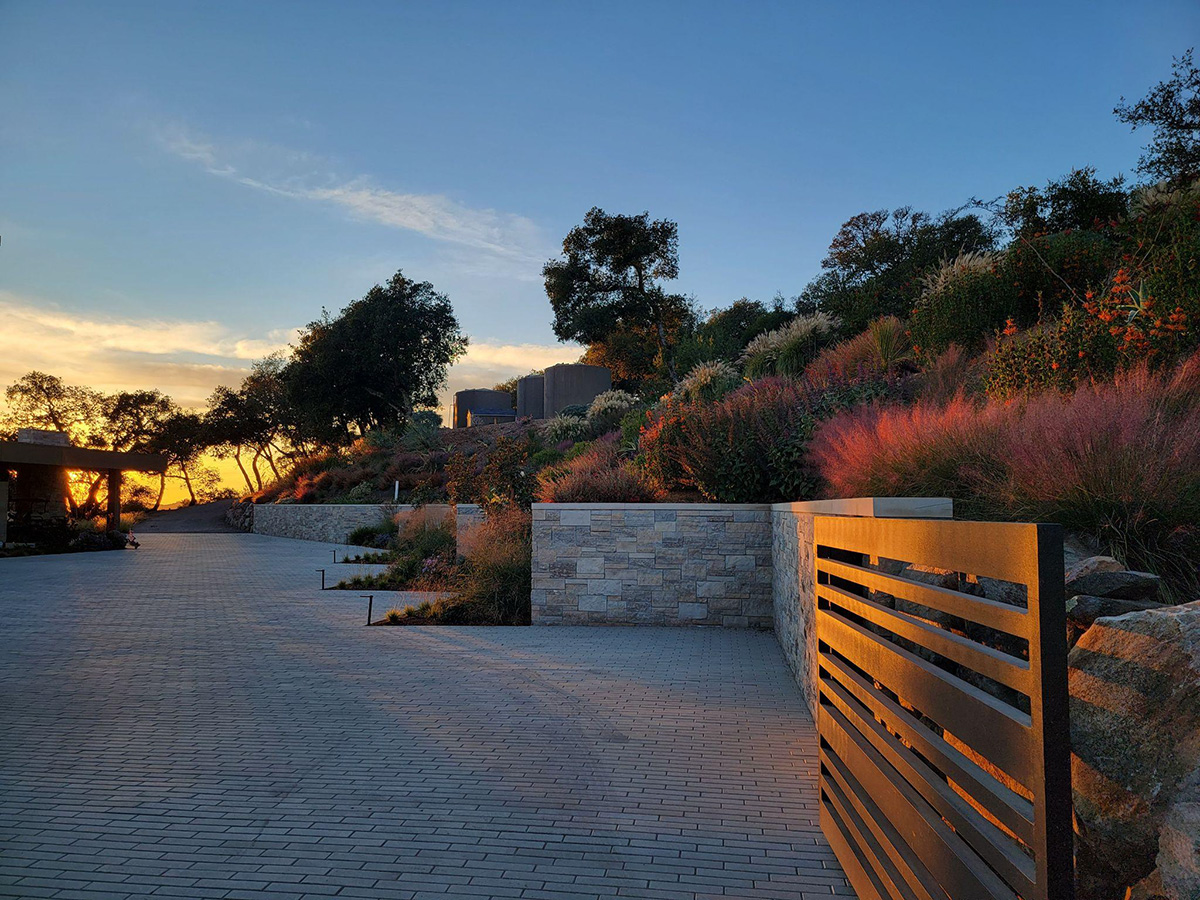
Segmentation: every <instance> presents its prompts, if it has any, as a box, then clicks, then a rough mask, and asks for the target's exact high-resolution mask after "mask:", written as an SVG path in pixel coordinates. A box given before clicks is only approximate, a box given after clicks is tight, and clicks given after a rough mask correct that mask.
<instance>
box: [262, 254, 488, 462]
mask: <svg viewBox="0 0 1200 900" xmlns="http://www.w3.org/2000/svg"><path fill="white" fill-rule="evenodd" d="M466 347H467V338H466V337H465V336H464V335H463V334H462V332H461V330H460V329H459V325H458V320H457V319H456V318H455V317H454V311H453V309H452V308H451V306H450V300H449V299H448V298H447V297H446V295H445V294H440V293H438V292H437V291H436V290H434V287H433V285H432V284H430V283H429V282H427V281H421V282H417V281H411V280H410V279H408V278H405V277H404V275H403V273H401V272H397V273H396V274H395V275H394V276H393V277H392V279H391V281H389V282H388V283H387V285H386V286H380V285H375V287H373V288H371V290H370V291H368V292H367V294H366V296H364V297H363V298H362V299H361V300H355V301H354V302H353V303H351V304H350V305H349V306H347V307H346V308H345V309H344V310H342V312H341V314H340V315H338V316H337V317H333V316H330V315H329V313H328V312H325V313H323V315H322V316H321V318H320V319H317V320H316V321H314V322H310V323H309V325H308V326H307V327H306V328H305V329H304V331H303V332H301V334H300V339H299V342H298V344H297V345H296V347H295V348H294V353H293V356H292V359H291V361H290V362H289V363H288V364H287V365H286V366H285V367H284V368H283V370H282V373H281V377H282V379H283V382H284V384H285V385H286V387H287V399H288V405H289V406H290V407H291V409H292V410H294V411H295V413H296V416H297V420H298V422H299V423H301V425H302V426H303V427H304V429H305V431H306V433H308V434H311V435H313V436H315V437H318V438H321V439H324V440H328V441H332V442H336V441H344V440H346V439H347V438H348V437H351V436H353V435H354V434H355V433H358V434H361V433H363V432H366V431H368V430H369V429H372V428H380V427H402V426H403V425H404V424H405V422H406V421H407V420H408V417H409V415H410V414H411V413H412V410H413V408H414V407H416V406H433V405H435V404H436V403H437V391H438V390H439V389H440V388H441V387H442V386H443V385H444V384H445V383H446V369H447V367H448V366H449V365H450V364H451V363H453V362H454V361H455V360H456V359H458V358H459V357H460V356H462V354H463V353H465V352H466Z"/></svg>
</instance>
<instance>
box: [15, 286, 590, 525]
mask: <svg viewBox="0 0 1200 900" xmlns="http://www.w3.org/2000/svg"><path fill="white" fill-rule="evenodd" d="M0 322H2V323H3V329H2V330H0V387H5V386H7V385H10V384H12V383H14V382H15V381H17V380H18V379H19V378H20V377H21V376H22V375H25V374H26V373H28V372H30V371H32V370H35V369H36V370H38V371H42V372H47V373H49V374H51V375H57V376H58V377H60V378H62V379H63V380H64V381H66V382H68V383H70V384H82V385H87V386H89V387H92V388H95V389H96V390H99V391H103V392H105V393H114V392H116V391H120V390H131V389H158V390H160V391H162V392H163V393H165V394H168V395H170V396H171V397H173V398H174V399H175V400H176V402H178V403H179V404H180V405H181V406H184V407H186V408H189V409H203V408H204V406H205V400H206V398H207V397H208V396H209V395H210V394H211V393H212V391H213V389H214V388H216V387H217V386H218V385H225V386H228V387H236V386H237V385H238V384H239V383H240V382H241V380H242V378H244V377H245V376H246V375H247V374H248V373H249V371H250V366H251V364H252V363H253V362H254V361H255V360H257V359H261V358H262V357H264V356H267V355H268V354H270V353H272V352H276V351H286V350H287V347H288V342H289V341H291V340H293V339H294V336H295V334H296V329H276V330H272V331H270V332H268V333H266V334H253V333H244V332H240V331H238V330H236V329H234V328H233V327H231V326H228V325H225V324H223V323H220V322H216V321H208V320H180V319H167V318H155V317H152V316H123V315H122V314H120V313H119V312H117V313H114V314H111V315H106V316H104V317H103V318H99V317H95V316H88V315H81V314H75V313H71V312H68V311H65V310H63V309H61V308H59V307H57V306H55V305H53V304H50V303H48V302H45V301H42V300H40V299H38V298H30V297H23V296H18V295H16V294H14V293H12V292H10V291H4V290H0ZM582 352H583V348H581V347H579V346H577V345H573V344H551V345H545V344H494V343H490V342H488V341H486V340H472V341H471V343H470V345H469V347H468V350H467V353H466V355H465V356H464V357H463V358H462V359H461V360H459V361H458V363H457V364H455V365H454V366H453V367H451V369H450V371H449V377H448V383H447V385H446V387H445V389H443V391H442V392H441V395H440V399H441V401H442V406H441V408H440V411H441V412H442V413H443V418H444V417H445V407H446V406H447V404H448V402H449V399H450V398H451V397H452V396H453V394H454V392H455V391H459V390H463V389H466V388H475V387H491V386H492V385H494V384H496V383H498V382H501V381H505V380H507V379H509V378H512V377H513V376H515V375H524V374H526V373H528V372H529V371H531V370H532V369H544V368H546V367H547V366H552V365H554V364H555V363H561V362H575V361H576V360H578V359H579V356H580V354H581V353H582ZM206 462H207V463H209V464H211V465H214V466H215V467H216V468H217V470H218V471H219V472H220V474H221V481H222V484H223V485H225V486H228V487H230V488H232V489H233V490H235V491H244V490H245V487H246V483H245V481H244V479H243V478H242V477H241V474H240V473H239V472H238V469H237V465H236V464H235V463H234V461H233V460H218V459H207V460H206ZM165 498H169V500H164V502H170V503H172V504H174V503H177V502H180V501H182V500H186V498H187V492H186V489H185V488H184V487H183V484H182V482H174V481H172V480H168V485H167V493H166V494H165Z"/></svg>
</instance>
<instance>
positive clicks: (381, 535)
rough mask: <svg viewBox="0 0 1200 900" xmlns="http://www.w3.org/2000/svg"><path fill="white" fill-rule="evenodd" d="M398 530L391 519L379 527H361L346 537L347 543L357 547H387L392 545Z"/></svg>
mask: <svg viewBox="0 0 1200 900" xmlns="http://www.w3.org/2000/svg"><path fill="white" fill-rule="evenodd" d="M397 531H398V528H397V526H396V523H395V522H393V521H392V520H391V519H384V520H383V521H381V522H380V523H379V524H377V525H361V526H359V527H358V528H355V529H354V530H353V531H351V532H350V534H349V535H347V536H346V543H347V544H350V545H352V546H355V547H374V548H376V549H378V548H381V547H387V546H389V545H390V544H391V543H392V538H393V537H394V536H395V535H396V532H397Z"/></svg>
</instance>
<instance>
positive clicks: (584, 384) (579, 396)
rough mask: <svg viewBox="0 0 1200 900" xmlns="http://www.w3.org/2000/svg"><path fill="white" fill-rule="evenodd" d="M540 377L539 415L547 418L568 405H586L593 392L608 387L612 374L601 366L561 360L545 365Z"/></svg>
mask: <svg viewBox="0 0 1200 900" xmlns="http://www.w3.org/2000/svg"><path fill="white" fill-rule="evenodd" d="M544 377H545V391H544V394H543V398H544V399H543V409H542V414H543V415H544V416H545V417H546V418H547V419H550V418H553V417H554V416H556V415H558V414H559V413H560V412H562V411H563V409H565V408H566V407H568V406H588V405H590V404H591V402H592V401H593V400H595V399H596V396H597V395H599V394H603V393H604V392H605V391H609V390H612V374H611V373H610V372H609V371H608V369H606V368H604V366H587V365H584V364H583V363H562V364H560V365H557V366H551V367H550V368H548V369H547V370H546V374H545V376H544ZM519 391H520V388H519V387H518V392H519ZM518 396H519V393H518Z"/></svg>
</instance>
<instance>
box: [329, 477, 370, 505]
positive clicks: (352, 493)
mask: <svg viewBox="0 0 1200 900" xmlns="http://www.w3.org/2000/svg"><path fill="white" fill-rule="evenodd" d="M378 493H379V492H378V491H376V490H375V486H374V485H373V484H372V483H371V482H369V481H360V482H359V483H358V484H356V485H354V487H352V488H350V490H348V491H346V493H344V494H342V496H341V497H339V498H338V500H337V502H338V503H370V502H371V501H373V500H375V499H376V495H377V494H378Z"/></svg>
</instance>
